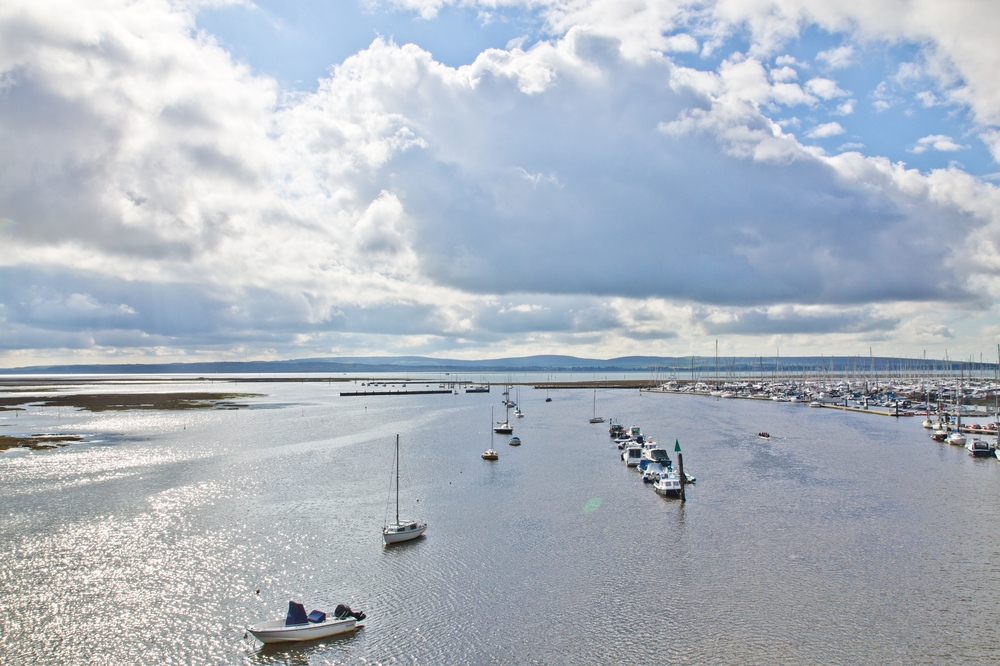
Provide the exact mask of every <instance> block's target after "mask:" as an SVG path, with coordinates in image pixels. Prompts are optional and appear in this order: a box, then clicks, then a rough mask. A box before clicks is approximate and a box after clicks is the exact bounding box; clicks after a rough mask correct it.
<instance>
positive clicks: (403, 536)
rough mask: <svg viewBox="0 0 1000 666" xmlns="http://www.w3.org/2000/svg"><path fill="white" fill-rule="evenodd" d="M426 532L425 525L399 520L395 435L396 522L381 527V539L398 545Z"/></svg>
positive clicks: (397, 446)
mask: <svg viewBox="0 0 1000 666" xmlns="http://www.w3.org/2000/svg"><path fill="white" fill-rule="evenodd" d="M426 531H427V523H418V522H417V521H415V520H400V519H399V435H396V522H394V523H387V524H385V525H383V526H382V539H383V540H384V541H385V542H386V543H399V542H400V541H409V540H410V539H416V538H417V537H419V536H420V535H421V534H423V533H424V532H426Z"/></svg>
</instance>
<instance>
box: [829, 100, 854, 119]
mask: <svg viewBox="0 0 1000 666" xmlns="http://www.w3.org/2000/svg"><path fill="white" fill-rule="evenodd" d="M855 104H857V101H856V100H853V99H849V100H847V101H846V102H841V103H840V104H838V105H837V110H836V111H834V113H836V114H837V115H838V116H849V115H851V114H852V113H854V106H855Z"/></svg>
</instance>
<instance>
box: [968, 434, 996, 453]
mask: <svg viewBox="0 0 1000 666" xmlns="http://www.w3.org/2000/svg"><path fill="white" fill-rule="evenodd" d="M965 448H967V449H968V450H969V455H972V456H975V457H976V458H988V457H989V456H991V455H993V451H992V447H990V443H989V442H987V441H986V440H985V439H979V438H978V437H976V438H974V439H972V440H971V441H969V443H968V444H966V445H965Z"/></svg>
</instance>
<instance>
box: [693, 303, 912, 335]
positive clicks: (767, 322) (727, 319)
mask: <svg viewBox="0 0 1000 666" xmlns="http://www.w3.org/2000/svg"><path fill="white" fill-rule="evenodd" d="M899 324H900V320H899V319H896V318H892V317H886V316H884V315H882V314H880V313H878V312H877V311H875V310H872V309H871V308H861V309H856V310H848V311H840V312H836V311H833V312H831V311H823V310H819V311H816V310H815V309H813V310H812V311H809V310H800V309H798V308H790V307H780V308H771V309H759V308H757V309H750V310H742V311H732V312H715V313H712V314H709V315H708V316H706V317H705V318H704V319H703V321H702V326H703V327H704V330H705V332H706V333H707V334H709V335H774V334H784V335H790V334H832V333H874V332H879V333H884V332H887V331H891V330H893V329H895V328H896V327H897V326H899Z"/></svg>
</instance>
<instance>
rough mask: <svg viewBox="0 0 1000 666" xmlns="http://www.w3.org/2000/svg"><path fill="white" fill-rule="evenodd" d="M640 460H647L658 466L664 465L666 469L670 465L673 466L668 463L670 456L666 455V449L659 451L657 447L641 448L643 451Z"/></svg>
mask: <svg viewBox="0 0 1000 666" xmlns="http://www.w3.org/2000/svg"><path fill="white" fill-rule="evenodd" d="M642 459H643V460H648V461H649V462H651V463H656V464H659V465H666V466H667V467H669V466H670V465H672V464H673V463H672V462H671V461H670V456H669V455H667V450H666V449H661V448H660V447H658V446H656V447H653V448H643V450H642Z"/></svg>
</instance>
